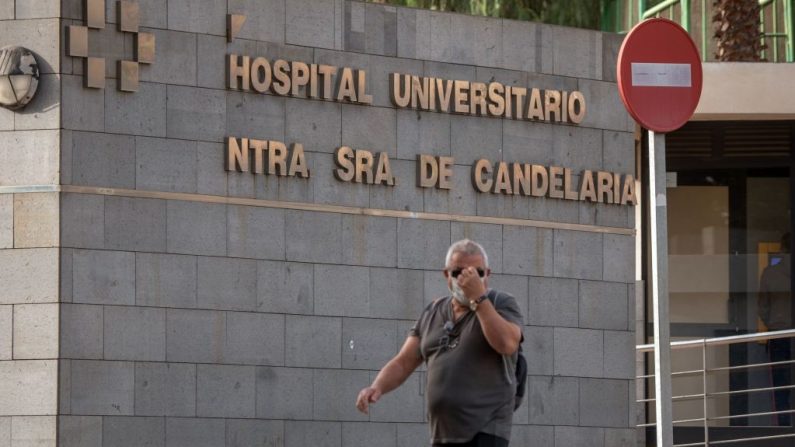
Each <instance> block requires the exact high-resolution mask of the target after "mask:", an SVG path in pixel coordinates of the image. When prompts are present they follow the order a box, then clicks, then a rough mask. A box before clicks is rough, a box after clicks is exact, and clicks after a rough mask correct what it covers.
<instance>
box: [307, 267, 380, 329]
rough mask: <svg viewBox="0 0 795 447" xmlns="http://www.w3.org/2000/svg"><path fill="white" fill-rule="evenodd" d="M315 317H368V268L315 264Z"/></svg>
mask: <svg viewBox="0 0 795 447" xmlns="http://www.w3.org/2000/svg"><path fill="white" fill-rule="evenodd" d="M314 278H315V286H314V289H315V294H316V296H317V298H318V299H316V300H315V314H317V315H339V316H348V317H366V316H368V315H369V314H370V272H369V270H368V268H367V267H350V266H342V265H320V264H318V265H315V275H314Z"/></svg>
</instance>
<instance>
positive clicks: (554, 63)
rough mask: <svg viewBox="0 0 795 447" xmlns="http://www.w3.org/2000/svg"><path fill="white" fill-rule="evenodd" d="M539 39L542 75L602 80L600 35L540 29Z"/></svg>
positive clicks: (550, 28)
mask: <svg viewBox="0 0 795 447" xmlns="http://www.w3.org/2000/svg"><path fill="white" fill-rule="evenodd" d="M540 37H541V39H540V41H539V43H540V51H541V71H542V72H543V73H552V74H556V75H563V76H571V77H577V78H588V79H601V78H602V35H601V34H600V33H594V32H592V31H589V30H584V29H576V28H567V27H560V26H542V27H541V35H540ZM592 110H594V109H592Z"/></svg>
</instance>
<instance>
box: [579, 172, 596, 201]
mask: <svg viewBox="0 0 795 447" xmlns="http://www.w3.org/2000/svg"><path fill="white" fill-rule="evenodd" d="M586 199H588V200H590V201H591V202H596V201H597V199H596V187H595V186H594V184H593V172H591V171H587V170H586V171H583V172H582V181H581V182H580V200H586Z"/></svg>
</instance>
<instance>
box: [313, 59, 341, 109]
mask: <svg viewBox="0 0 795 447" xmlns="http://www.w3.org/2000/svg"><path fill="white" fill-rule="evenodd" d="M317 71H318V73H319V74H320V77H321V78H323V88H322V90H323V91H322V92H321V94H322V95H323V99H325V100H332V99H334V90H332V88H331V78H333V77H334V75H335V74H336V73H337V67H334V66H332V65H319V66H318V67H317Z"/></svg>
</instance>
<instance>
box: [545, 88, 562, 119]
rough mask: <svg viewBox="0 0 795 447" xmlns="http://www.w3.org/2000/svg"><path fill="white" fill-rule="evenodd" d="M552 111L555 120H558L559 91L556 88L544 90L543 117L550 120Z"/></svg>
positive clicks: (559, 116) (559, 117)
mask: <svg viewBox="0 0 795 447" xmlns="http://www.w3.org/2000/svg"><path fill="white" fill-rule="evenodd" d="M553 113H554V114H555V119H556V121H560V119H561V115H560V92H559V91H557V90H546V91H544V119H545V120H546V121H552V114H553Z"/></svg>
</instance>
